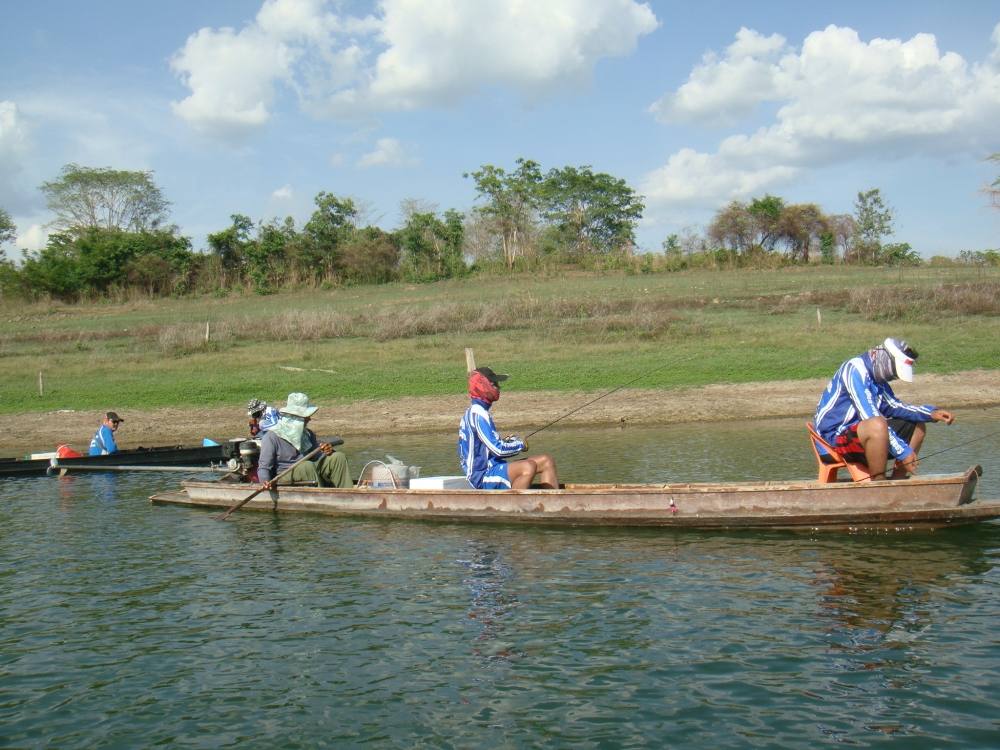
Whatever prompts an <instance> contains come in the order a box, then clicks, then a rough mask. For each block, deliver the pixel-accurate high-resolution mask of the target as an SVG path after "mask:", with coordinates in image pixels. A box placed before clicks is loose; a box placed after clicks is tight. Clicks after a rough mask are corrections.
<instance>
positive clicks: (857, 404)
mask: <svg viewBox="0 0 1000 750" xmlns="http://www.w3.org/2000/svg"><path fill="white" fill-rule="evenodd" d="M872 372H873V371H872V360H871V355H869V354H868V353H867V352H865V353H864V354H859V355H858V356H857V357H852V358H851V359H849V360H847V361H846V362H844V364H842V365H841V366H840V369H838V370H837V372H836V374H835V375H834V376H833V378H832V379H831V380H830V384H829V385H827V387H826V390H825V391H824V392H823V395H822V396H820V399H819V404H818V405H817V406H816V415H815V418H814V423H815V425H816V431H817V432H818V433H819V434H820V435H821V436H822V437H823V439H824V440H826V441H827V442H829V443H833V442H834V441H835V440H836V438H837V436H838V435H840V434H842V433H843V432H844V431H845V430H846V429H847V428H848V427H850V426H851V425H852V424H855V423H857V422H860V421H862V420H865V419H870V418H871V417H876V416H879V415H882V416H883V417H886V418H893V417H897V418H899V419H905V420H907V421H909V422H932V421H934V420H933V419H932V418H931V412H933V411H934V410H935V407H934V406H931V405H930V404H924V405H923V406H915V405H914V404H908V403H906V402H905V401H900V400H899V399H898V398H897V397H896V394H895V393H893V392H892V388H890V387H889V384H888V383H880V382H878V381H877V380H875V377H874V375H873V374H872ZM889 453H890V454H892V456H893V458H896V459H899V460H905V459H906V458H908V457H909V456H910V455H912V454H913V449H912V448H911V447H910V445H909V443H907V442H906V441H905V440H903V438H901V437H900V436H899V435H897V434H896V432H895V431H894V430H893V429H892V427H890V428H889Z"/></svg>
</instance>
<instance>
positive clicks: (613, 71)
mask: <svg viewBox="0 0 1000 750" xmlns="http://www.w3.org/2000/svg"><path fill="white" fill-rule="evenodd" d="M2 21H3V23H2V27H0V207H2V208H4V209H6V210H7V211H8V213H10V214H11V216H12V217H13V218H14V220H15V223H16V224H17V228H18V241H17V246H18V247H27V248H31V249H34V248H38V247H40V246H42V245H43V244H44V241H45V234H46V230H45V225H46V223H47V222H49V221H51V220H52V218H53V217H52V216H51V214H49V213H48V211H47V209H46V207H45V203H44V199H43V196H42V195H41V193H40V192H39V191H38V186H39V185H40V184H41V183H42V182H44V181H46V180H51V179H53V178H55V177H56V176H57V175H58V174H59V170H60V169H61V168H62V166H63V165H64V164H67V163H69V162H76V163H78V164H83V165H86V166H92V167H114V168H116V169H131V170H152V171H153V172H154V179H155V180H156V182H157V184H158V185H159V186H160V187H161V189H162V190H163V192H164V194H165V196H166V197H167V199H168V200H170V201H171V203H172V207H171V220H172V221H173V222H174V223H176V224H177V225H178V226H179V227H180V229H181V231H182V232H183V233H184V234H186V235H188V236H189V237H191V239H192V242H193V244H194V247H195V248H204V247H205V244H206V243H205V236H206V234H208V233H209V232H213V231H218V230H220V229H222V228H224V227H226V226H228V224H229V216H230V214H232V213H237V212H238V213H243V214H246V215H248V216H250V217H252V218H253V219H255V220H268V219H271V218H273V217H279V218H283V217H285V216H292V217H293V218H294V219H295V220H296V222H297V223H298V224H299V225H301V223H302V222H304V221H305V220H306V219H308V217H309V215H310V213H311V212H312V208H313V198H314V197H315V195H316V194H317V193H318V192H320V191H327V192H331V193H334V194H336V195H339V196H346V197H351V198H353V199H354V200H355V201H356V202H357V204H358V205H359V206H361V207H362V209H363V215H362V218H363V219H364V221H365V222H366V223H375V224H379V225H380V226H382V227H384V228H386V229H393V228H395V227H396V226H398V225H399V223H400V221H401V213H400V203H401V202H402V201H404V200H408V199H416V200H419V201H421V202H422V203H423V204H424V205H425V206H430V207H435V208H437V209H438V210H441V211H443V210H446V209H449V208H456V209H459V210H462V211H467V210H469V209H470V208H471V207H473V206H474V205H475V191H474V186H473V184H472V182H471V180H469V179H463V176H462V175H463V173H465V172H469V171H472V170H475V169H477V168H478V167H479V166H481V165H483V164H495V165H498V166H503V167H505V168H508V169H509V168H513V166H514V161H515V159H517V158H518V157H522V156H523V157H527V158H530V159H534V160H536V161H538V162H539V163H541V165H542V167H543V168H544V169H548V168H551V167H563V166H579V165H584V164H586V165H590V166H592V167H593V168H594V169H595V170H597V171H603V172H608V173H610V174H612V175H614V176H616V177H620V178H623V179H625V180H626V181H627V182H628V183H629V184H630V185H631V186H632V187H633V188H635V189H636V190H637V191H638V192H639V193H640V194H642V195H643V196H644V198H645V202H646V211H645V217H644V221H643V224H642V225H641V227H640V229H639V232H638V239H639V245H640V248H642V249H646V250H657V249H659V247H660V244H661V242H662V241H663V239H664V238H665V237H666V236H667V235H668V234H670V233H682V234H683V233H685V232H700V231H702V230H703V229H704V227H705V225H706V224H707V223H708V222H709V221H710V220H711V217H712V216H713V214H714V213H715V211H716V210H718V209H719V208H720V207H721V206H723V205H725V204H726V203H728V202H729V201H731V200H734V199H739V200H749V199H751V198H753V197H757V196H761V195H764V194H765V193H770V194H773V195H779V196H781V197H783V198H785V199H786V200H787V201H789V202H796V203H798V202H815V203H818V204H819V205H820V206H821V208H823V210H824V211H826V212H827V213H852V212H853V203H854V199H855V197H856V195H857V193H858V191H860V190H867V189H869V188H873V187H878V188H880V189H881V191H882V193H883V196H884V197H885V199H886V200H887V202H888V203H889V205H890V206H891V207H892V208H893V209H894V210H895V213H896V224H895V226H896V236H895V239H896V240H897V241H901V242H909V243H910V244H911V245H912V246H913V247H914V248H915V249H916V250H918V251H919V252H921V254H923V255H924V256H927V257H929V256H931V255H935V254H946V255H952V254H954V253H956V252H958V251H960V250H963V249H984V248H996V247H1000V211H998V210H997V209H996V208H992V207H990V205H989V202H988V200H987V199H986V197H985V196H984V195H983V194H982V193H981V189H982V188H983V187H984V186H985V185H986V184H988V183H990V182H992V181H993V180H994V179H995V178H996V177H997V175H998V174H1000V165H998V164H997V163H995V162H994V163H991V162H987V161H985V159H986V157H987V156H988V155H989V154H991V153H995V152H998V151H1000V126H998V123H1000V3H997V2H996V0H981V1H977V0H961V1H960V2H954V1H952V2H926V1H921V0H911V1H909V2H871V1H870V0H869V1H868V2H851V1H844V2H838V3H829V4H816V3H803V2H801V0H798V1H796V2H784V1H783V0H772V1H769V2H745V0H744V1H742V2H741V1H737V0H733V1H728V0H726V1H724V0H702V1H701V2H698V3H687V2H685V3H680V2H666V1H662V2H660V1H656V0H654V1H653V2H648V3H642V2H635V0H537V1H536V2H526V1H525V0H506V1H501V0H384V1H383V2H380V3H379V2H336V1H335V0H267V1H266V2H265V1H263V0H212V1H211V2H204V0H199V1H198V2H194V1H192V0H174V1H173V2H170V3H156V4H153V3H145V2H135V0H128V1H127V2H126V1H120V0H94V2H91V3H80V2H69V1H68V0H67V1H61V0H34V1H33V2H30V3H27V2H23V3H6V4H5V5H4V8H3V12H2ZM9 250H10V248H8V256H12V255H16V254H17V253H11V252H9Z"/></svg>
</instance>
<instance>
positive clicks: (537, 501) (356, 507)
mask: <svg viewBox="0 0 1000 750" xmlns="http://www.w3.org/2000/svg"><path fill="white" fill-rule="evenodd" d="M981 474H982V469H981V468H980V467H979V466H974V467H972V468H970V469H968V470H967V471H965V472H961V473H955V474H936V475H930V474H929V475H918V476H915V477H913V478H910V479H906V480H896V481H887V480H880V481H867V482H834V483H820V482H817V481H788V482H734V483H717V484H711V483H699V484H567V485H565V486H564V487H562V488H560V489H558V490H543V489H528V490H502V491H498V490H492V491H482V490H473V489H394V488H384V487H361V488H352V489H332V488H324V487H303V486H288V487H279V488H278V491H276V492H274V491H272V492H270V493H267V492H264V493H261V494H259V495H258V496H257V497H255V498H254V499H253V500H251V501H249V502H248V503H247V504H246V505H245V506H244V509H246V510H258V511H260V510H263V511H280V512H311V513H324V514H332V515H349V516H362V517H370V518H407V519H421V520H435V521H463V522H464V521H470V522H504V523H506V522H515V523H531V524H565V525H609V526H671V527H680V528H756V527H771V528H817V529H818V528H840V529H845V528H846V529H909V528H916V527H925V528H926V527H930V528H934V527H941V526H954V525H959V524H968V523H976V522H979V521H986V520H989V519H994V518H1000V500H998V501H974V500H973V496H974V494H975V490H976V484H977V482H978V479H979V477H980V475H981ZM181 486H182V489H181V490H180V491H174V492H166V493H162V494H157V495H153V497H152V498H150V499H151V501H152V502H154V503H160V504H174V505H186V506H198V507H207V508H228V507H230V506H232V505H234V504H236V503H238V502H240V501H241V500H243V499H244V498H246V497H247V496H248V495H249V494H250V493H251V492H253V491H254V490H255V489H258V488H259V485H253V484H246V483H233V482H222V481H215V482H206V481H187V482H183V483H182V485H181Z"/></svg>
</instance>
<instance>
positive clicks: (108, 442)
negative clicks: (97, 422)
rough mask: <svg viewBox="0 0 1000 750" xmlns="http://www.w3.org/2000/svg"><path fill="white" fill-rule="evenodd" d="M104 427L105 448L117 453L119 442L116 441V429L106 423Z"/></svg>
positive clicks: (109, 451)
mask: <svg viewBox="0 0 1000 750" xmlns="http://www.w3.org/2000/svg"><path fill="white" fill-rule="evenodd" d="M102 429H103V430H104V440H103V442H104V449H105V450H106V451H107V452H108V453H109V454H110V453H117V452H118V443H116V442H115V431H114V430H112V429H111V428H110V427H108V426H107V425H104V426H103V427H102Z"/></svg>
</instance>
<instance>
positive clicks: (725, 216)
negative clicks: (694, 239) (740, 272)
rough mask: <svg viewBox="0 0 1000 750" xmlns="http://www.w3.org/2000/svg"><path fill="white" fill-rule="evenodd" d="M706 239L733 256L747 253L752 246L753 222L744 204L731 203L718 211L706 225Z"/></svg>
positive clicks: (738, 202)
mask: <svg viewBox="0 0 1000 750" xmlns="http://www.w3.org/2000/svg"><path fill="white" fill-rule="evenodd" d="M708 239H709V240H711V241H712V243H713V244H715V245H716V246H719V247H723V248H726V249H727V250H729V251H730V252H732V253H734V254H740V253H748V252H749V251H750V248H751V247H752V246H753V240H754V222H753V217H752V216H751V215H750V212H749V211H748V210H747V206H746V204H745V203H741V202H740V201H733V202H732V203H730V204H729V205H728V206H726V207H725V208H722V209H720V210H719V211H718V213H716V214H715V218H714V219H712V223H711V224H709V225H708Z"/></svg>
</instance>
